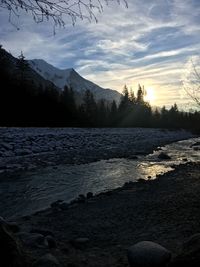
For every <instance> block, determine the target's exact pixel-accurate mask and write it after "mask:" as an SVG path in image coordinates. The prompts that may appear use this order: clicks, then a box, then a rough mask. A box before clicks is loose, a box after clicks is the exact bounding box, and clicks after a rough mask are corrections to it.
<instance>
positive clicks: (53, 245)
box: [45, 235, 57, 248]
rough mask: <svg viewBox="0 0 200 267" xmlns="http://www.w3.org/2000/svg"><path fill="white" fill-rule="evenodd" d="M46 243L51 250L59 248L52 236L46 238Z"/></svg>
mask: <svg viewBox="0 0 200 267" xmlns="http://www.w3.org/2000/svg"><path fill="white" fill-rule="evenodd" d="M45 242H46V243H47V246H48V247H49V248H56V247H57V245H56V241H55V239H54V238H53V237H52V236H51V235H48V236H46V238H45Z"/></svg>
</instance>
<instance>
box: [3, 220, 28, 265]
mask: <svg viewBox="0 0 200 267" xmlns="http://www.w3.org/2000/svg"><path fill="white" fill-rule="evenodd" d="M0 259H1V263H0V265H1V266H12V267H23V266H26V265H25V256H24V254H23V252H22V249H21V247H20V244H19V243H18V241H17V240H16V239H15V237H14V236H13V235H12V233H10V232H9V231H8V229H7V228H6V225H5V223H4V221H2V218H1V219H0ZM2 264H3V265H2Z"/></svg>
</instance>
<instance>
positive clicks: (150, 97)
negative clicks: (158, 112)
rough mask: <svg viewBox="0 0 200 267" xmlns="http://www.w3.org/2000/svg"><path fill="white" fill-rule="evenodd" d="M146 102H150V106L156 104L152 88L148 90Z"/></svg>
mask: <svg viewBox="0 0 200 267" xmlns="http://www.w3.org/2000/svg"><path fill="white" fill-rule="evenodd" d="M144 100H145V101H147V102H150V104H153V103H154V102H155V100H156V96H155V90H154V89H153V88H152V87H149V88H147V89H146V95H145V97H144Z"/></svg>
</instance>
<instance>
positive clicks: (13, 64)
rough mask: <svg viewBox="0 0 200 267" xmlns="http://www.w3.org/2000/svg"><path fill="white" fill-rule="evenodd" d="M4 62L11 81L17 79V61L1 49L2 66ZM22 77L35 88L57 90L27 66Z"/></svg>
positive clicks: (0, 60) (52, 84)
mask: <svg viewBox="0 0 200 267" xmlns="http://www.w3.org/2000/svg"><path fill="white" fill-rule="evenodd" d="M4 61H6V62H7V64H8V65H9V68H8V72H9V73H10V75H11V77H12V78H13V79H14V78H17V77H18V76H19V71H18V70H17V68H18V67H17V65H18V62H19V59H17V58H15V57H14V56H12V55H11V54H10V53H8V52H7V51H6V50H5V49H2V48H1V51H0V63H1V64H3V62H4ZM2 66H3V65H2ZM24 76H25V77H24V78H25V79H26V81H29V82H31V83H32V84H34V85H35V86H41V87H42V88H45V87H50V88H55V89H58V88H57V87H56V85H55V84H54V83H52V82H51V81H50V80H47V79H45V78H44V77H42V76H41V75H39V74H38V72H36V71H35V70H34V69H33V68H31V67H30V66H27V68H26V72H25V73H24ZM18 78H19V77H18Z"/></svg>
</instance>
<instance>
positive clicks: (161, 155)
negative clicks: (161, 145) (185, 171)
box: [158, 152, 171, 160]
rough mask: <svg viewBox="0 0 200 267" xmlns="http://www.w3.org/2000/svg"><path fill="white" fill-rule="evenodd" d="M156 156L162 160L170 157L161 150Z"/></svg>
mask: <svg viewBox="0 0 200 267" xmlns="http://www.w3.org/2000/svg"><path fill="white" fill-rule="evenodd" d="M158 158H159V159H163V160H165V159H171V157H170V156H169V155H167V154H166V153H164V152H161V153H160V154H159V155H158Z"/></svg>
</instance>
